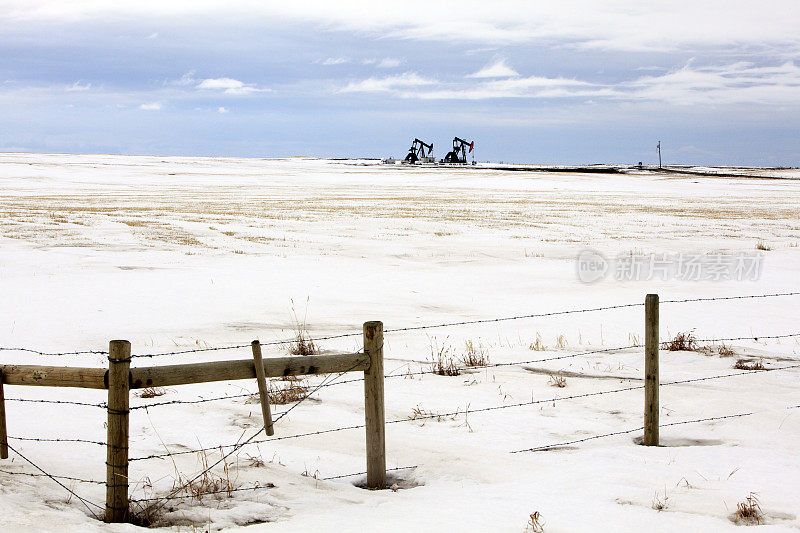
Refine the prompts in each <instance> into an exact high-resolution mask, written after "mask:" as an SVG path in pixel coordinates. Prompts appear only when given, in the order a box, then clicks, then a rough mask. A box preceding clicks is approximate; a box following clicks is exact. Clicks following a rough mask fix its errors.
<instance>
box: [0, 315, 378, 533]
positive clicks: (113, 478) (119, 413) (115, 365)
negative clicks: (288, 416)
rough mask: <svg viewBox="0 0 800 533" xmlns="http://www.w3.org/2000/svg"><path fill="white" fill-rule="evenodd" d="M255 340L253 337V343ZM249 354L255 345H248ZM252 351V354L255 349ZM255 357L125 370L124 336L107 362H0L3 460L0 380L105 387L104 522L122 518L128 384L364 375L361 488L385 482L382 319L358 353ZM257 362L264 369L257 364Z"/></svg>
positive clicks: (370, 327) (0, 433) (0, 407)
mask: <svg viewBox="0 0 800 533" xmlns="http://www.w3.org/2000/svg"><path fill="white" fill-rule="evenodd" d="M256 344H257V341H254V343H253V345H254V346H255V345H256ZM254 352H255V348H254ZM254 355H255V354H254ZM259 356H260V349H259V350H258V353H257V355H255V357H254V358H250V359H239V360H233V361H214V362H208V363H187V364H181V365H165V366H150V367H136V368H130V364H131V345H130V343H129V342H128V341H125V340H114V341H111V343H110V344H109V357H108V360H109V367H108V370H106V369H103V368H79V367H55V366H41V365H2V366H0V455H2V458H4V459H5V458H6V457H7V455H8V454H7V451H6V450H5V445H6V443H7V435H6V433H5V405H4V402H3V401H2V399H3V396H2V395H3V385H4V384H5V385H27V386H43V387H79V388H88V389H107V390H108V402H107V404H108V413H107V414H108V440H107V441H106V450H107V451H106V512H105V515H104V517H103V519H104V520H105V521H106V522H124V521H126V520H127V519H128V514H129V507H128V428H129V412H130V407H129V401H130V391H131V389H141V388H147V387H164V386H175V385H187V384H191V383H209V382H213V381H231V380H239V379H256V378H257V377H260V378H262V379H264V378H277V377H285V376H300V375H315V374H334V373H337V374H338V373H345V372H356V371H361V372H364V411H365V425H366V463H367V486H368V487H369V488H372V489H380V488H385V485H386V439H385V433H384V431H385V429H384V416H385V415H384V400H383V323H382V322H366V323H365V324H364V353H350V354H336V355H308V356H293V357H274V358H267V359H261V358H260V357H259ZM257 361H259V362H260V364H261V369H262V370H263V372H259V371H257V369H256V364H258V363H257ZM259 393H260V394H261V400H262V408H263V413H264V417H265V420H264V425H265V428H267V431H268V434H272V420H271V416H269V415H268V413H269V409H268V406H267V407H266V408H264V402H266V401H267V399H266V398H265V397H264V395H265V393H266V391H265V390H264V388H263V387H261V386H260V387H259Z"/></svg>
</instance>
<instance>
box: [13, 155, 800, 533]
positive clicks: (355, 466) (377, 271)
mask: <svg viewBox="0 0 800 533" xmlns="http://www.w3.org/2000/svg"><path fill="white" fill-rule="evenodd" d="M705 170H709V169H705ZM710 170H713V169H710ZM781 172H782V175H785V176H786V177H789V178H797V177H800V172H798V171H796V170H794V171H791V170H782V171H781ZM0 209H2V217H0V243H2V256H0V289H2V291H1V292H0V294H2V300H3V305H2V306H0V346H2V347H31V348H35V349H38V350H41V351H47V352H68V351H73V350H106V349H107V346H108V341H109V340H111V339H128V340H130V341H131V343H132V346H133V353H134V354H149V353H156V352H168V351H175V350H186V349H192V348H204V347H213V346H226V345H238V344H247V343H249V342H250V341H251V340H252V339H256V338H258V339H260V340H261V341H262V342H263V343H267V342H271V341H277V340H286V339H291V338H292V337H293V335H294V334H295V315H296V317H297V320H299V321H300V322H304V323H305V324H306V325H307V329H308V331H309V334H310V335H312V336H314V337H319V336H327V335H336V334H340V333H351V332H354V333H358V332H359V331H360V330H361V325H362V323H363V322H365V321H369V320H381V321H383V322H384V327H385V328H386V329H394V328H402V327H407V326H421V325H432V324H438V323H445V322H458V321H470V320H479V319H493V318H497V317H509V316H515V315H527V314H534V313H546V312H552V311H563V310H569V309H581V308H593V307H600V306H607V305H616V304H628V303H641V302H643V300H644V296H645V294H647V293H658V294H659V295H660V297H661V299H662V300H667V299H684V298H697V297H722V296H736V295H751V294H753V295H754V294H764V293H775V292H787V291H796V290H800V283H798V274H800V262H799V261H798V259H800V248H798V243H800V222H798V220H800V183H798V182H797V181H796V180H794V179H785V180H776V179H756V178H744V177H743V178H725V177H698V176H693V175H680V174H674V175H670V174H647V173H644V174H637V175H604V174H576V173H537V172H508V171H502V170H486V169H480V168H471V169H457V168H435V167H427V168H405V167H399V166H397V167H386V166H381V165H377V164H374V162H370V161H334V160H325V159H310V158H286V159H229V158H187V157H127V156H104V155H81V156H78V155H55V154H53V155H51V154H0ZM758 242H762V243H764V244H766V245H767V247H769V248H771V250H769V251H764V252H763V254H764V257H763V272H762V274H761V276H760V278H759V279H758V280H756V281H717V282H715V281H681V280H675V279H670V280H661V279H659V278H657V279H650V280H640V281H617V280H615V279H612V278H608V279H605V280H603V281H600V282H598V283H594V284H585V283H581V282H580V281H578V278H577V276H576V271H575V258H576V256H577V255H578V253H579V252H580V251H582V250H584V249H585V248H592V249H595V250H598V251H600V252H602V253H603V254H605V255H606V256H607V257H613V256H615V255H616V254H618V253H621V252H628V251H631V252H636V253H650V252H658V253H661V252H666V253H675V252H699V253H715V252H721V251H722V252H731V253H734V252H755V246H756V243H758ZM293 308H294V312H293ZM798 309H800V296H785V297H775V298H768V299H743V300H722V301H713V302H696V303H682V304H677V303H676V304H666V303H664V304H662V305H661V318H660V320H661V337H662V339H663V340H666V339H668V338H671V337H672V336H674V335H675V334H676V333H678V332H682V331H693V333H694V334H695V335H696V336H697V337H698V338H701V339H702V338H729V337H759V336H768V335H781V334H787V333H798V332H800V321H798V313H797V310H798ZM643 316H644V311H643V307H641V306H639V307H629V308H622V309H616V310H607V311H597V312H586V313H580V314H567V315H556V316H549V317H540V318H535V319H521V320H511V321H503V322H495V323H485V324H473V325H466V326H457V327H456V326H453V327H442V328H435V329H427V330H414V331H408V332H398V333H387V335H386V339H385V345H384V350H385V357H386V361H385V367H386V368H385V369H386V372H387V373H391V374H398V373H403V372H408V371H412V372H415V371H419V370H428V369H430V365H429V364H426V362H427V361H429V360H430V359H431V357H432V352H433V351H437V350H439V349H444V350H445V351H447V352H448V353H450V354H452V355H454V356H455V357H456V358H458V357H460V356H461V355H462V354H464V353H465V351H466V343H467V342H471V343H472V344H473V345H474V346H475V347H478V346H480V347H482V349H483V350H484V351H485V353H486V354H487V355H488V357H489V358H490V361H491V363H503V362H516V361H531V360H537V359H544V358H552V357H558V356H565V355H572V354H577V353H582V352H586V351H592V350H599V349H607V348H613V347H618V346H627V345H630V344H640V343H642V342H643ZM537 338H538V339H539V340H540V344H542V345H544V349H543V350H532V349H531V348H530V347H531V345H532V344H534V343H535V342H536V340H537ZM797 339H798V338H784V339H772V340H763V339H759V340H757V341H755V340H745V341H731V342H728V343H726V345H727V346H729V347H731V348H732V349H733V350H734V352H735V355H734V356H729V357H722V356H720V355H718V354H717V353H716V352H714V353H708V352H668V351H662V352H661V381H662V382H668V381H674V380H683V379H691V378H698V377H704V376H714V375H719V374H728V373H737V372H740V371H737V370H734V369H733V364H734V362H735V361H736V360H737V359H740V358H755V359H761V360H762V361H763V363H764V365H765V366H766V367H767V368H776V367H782V366H791V365H795V364H800V361H798V359H800V355H798V351H799V350H800V344H799V343H798V340H797ZM318 344H319V346H320V348H321V349H322V351H323V353H336V352H353V351H356V350H359V349H360V348H361V344H360V337H359V336H358V335H356V336H353V337H347V338H342V339H335V340H328V341H320V342H319V343H318ZM705 344H709V343H705ZM711 344H713V343H711ZM716 345H717V346H718V343H717V344H716ZM264 355H265V357H268V356H285V355H287V350H286V347H285V346H281V345H275V346H265V347H264ZM249 357H250V351H249V348H242V349H236V350H225V351H208V352H198V353H189V354H183V355H174V356H168V357H161V358H153V359H134V362H133V365H134V366H137V365H154V364H178V363H188V362H196V361H213V360H222V359H243V358H249ZM0 360H2V363H3V364H16V363H18V364H23V363H24V364H45V365H48V364H50V365H70V366H96V367H104V366H105V365H106V364H107V363H106V361H105V357H104V356H102V355H77V356H74V355H73V356H67V355H64V356H42V355H37V354H33V353H27V352H22V351H1V352H0ZM643 366H644V363H643V350H642V349H641V348H632V349H625V350H620V351H612V352H609V353H596V354H590V355H582V356H577V357H572V358H563V359H556V360H552V361H548V362H539V363H528V364H523V365H509V366H499V367H489V368H485V369H474V370H468V371H466V372H465V373H462V374H461V375H459V376H453V377H446V376H438V375H431V374H427V375H416V376H412V377H410V378H409V377H407V378H394V379H392V378H389V379H387V380H386V383H385V386H386V419H387V420H389V421H391V420H399V419H407V418H409V417H411V416H412V414H413V410H414V409H415V408H417V409H419V410H422V411H425V412H429V413H451V412H455V411H459V412H460V414H458V415H457V416H445V417H442V419H441V420H439V419H427V420H418V421H411V422H401V423H394V424H389V425H388V426H387V462H388V465H387V466H388V467H389V468H398V467H406V466H415V468H413V469H406V470H397V471H393V472H391V474H392V476H393V477H392V481H391V483H392V484H394V485H396V486H395V487H394V488H395V489H396V490H382V491H368V490H364V489H361V488H358V487H357V486H356V485H357V484H358V483H359V482H363V480H364V476H363V475H361V476H353V477H345V478H339V479H334V480H329V481H325V480H322V479H315V478H325V477H331V476H338V475H342V474H349V473H359V472H363V471H364V469H365V456H364V430H363V428H359V429H353V430H344V431H338V432H332V433H325V434H320V435H315V436H307V437H300V438H290V439H284V440H275V441H272V442H262V443H260V444H257V445H248V446H245V447H243V448H242V449H241V450H239V451H238V452H237V453H235V454H233V455H231V456H230V457H229V458H228V460H227V463H228V474H227V475H228V477H229V478H230V480H231V482H232V483H233V485H234V486H236V487H249V486H253V485H254V484H255V483H259V484H261V485H265V484H267V483H273V484H274V485H275V487H274V488H262V489H260V490H255V491H251V492H250V491H240V492H235V493H233V494H232V496H231V497H228V496H227V495H218V496H206V497H204V498H202V499H201V500H197V499H195V498H191V497H187V498H185V499H184V500H177V501H172V502H171V503H170V504H169V505H168V506H167V507H166V509H167V512H166V513H164V514H163V515H162V517H161V520H162V524H163V525H162V526H160V527H163V528H164V529H169V530H182V531H189V530H197V531H206V530H210V531H218V530H219V531H239V529H240V528H245V529H246V530H247V531H254V532H261V531H293V532H296V531H329V530H336V531H367V530H377V531H409V530H424V531H524V530H526V527H527V528H528V531H530V530H531V529H530V527H529V526H527V523H528V520H529V517H530V515H531V513H534V512H539V513H540V515H541V521H542V522H543V524H544V530H545V531H547V532H553V531H598V530H606V531H642V530H647V531H669V532H673V531H680V530H691V531H699V530H702V531H733V530H736V528H737V527H739V526H737V525H735V524H734V523H733V522H732V520H731V516H732V514H733V513H734V511H735V510H736V506H737V503H739V502H742V501H743V500H744V499H745V497H747V496H748V495H749V494H750V493H755V494H756V495H757V498H758V500H759V502H760V506H761V508H762V510H763V513H764V519H763V521H764V525H762V526H759V527H760V528H761V529H764V530H769V531H795V530H797V529H798V527H800V519H798V516H797V514H798V511H799V510H800V461H799V460H798V459H799V458H800V455H799V452H798V451H797V450H798V448H797V443H798V442H800V440H799V439H800V409H788V408H789V407H792V406H798V405H800V384H799V383H798V376H799V375H800V369H798V368H794V369H787V370H777V371H774V372H761V373H748V372H746V371H741V372H742V373H743V374H746V375H742V376H736V377H729V378H726V379H716V380H709V381H700V382H694V383H687V384H681V385H674V386H662V388H661V391H660V395H661V423H662V424H669V423H673V422H681V421H688V420H694V419H699V418H707V417H716V416H725V415H731V414H737V413H748V412H752V413H754V414H752V415H749V416H745V417H739V418H727V419H721V420H715V421H706V422H700V423H694V424H686V425H675V426H668V427H663V428H662V429H661V437H662V444H663V446H660V447H644V446H640V445H638V444H637V443H636V442H635V440H636V438H637V437H640V436H641V431H633V432H630V433H626V434H620V435H614V436H609V437H605V438H599V439H594V440H588V441H585V442H579V443H574V444H571V445H568V446H563V447H560V448H555V449H550V450H548V451H538V452H525V453H514V454H512V453H509V452H511V451H515V450H520V449H529V448H535V447H538V446H547V445H552V444H557V443H561V442H568V441H575V440H579V439H583V438H587V437H592V436H595V435H601V434H605V433H612V432H619V431H626V430H633V429H636V428H638V427H640V426H641V425H642V416H643V414H642V413H643V403H644V399H643V391H642V390H641V389H637V390H632V391H624V392H617V393H609V394H604V395H598V396H589V397H585V398H576V399H570V400H557V398H563V397H566V396H572V395H579V394H584V393H593V392H600V391H605V390H614V389H619V388H625V387H631V386H637V385H641V384H642V382H643V371H644V368H643ZM557 372H563V373H564V375H565V376H566V385H567V386H566V387H564V388H558V387H554V386H553V385H552V379H551V378H550V375H549V374H550V373H557ZM358 377H359V375H358V374H355V373H353V374H347V375H344V376H341V377H339V378H338V381H345V380H349V379H355V378H358ZM321 379H322V378H321V377H314V378H310V379H309V381H308V383H309V384H311V385H314V384H317V383H319V382H320V381H321ZM279 384H280V382H279ZM256 391H257V388H256V384H255V382H250V381H246V380H245V381H234V382H219V383H209V384H202V385H191V386H178V387H169V388H167V390H166V394H165V395H163V396H160V397H156V398H152V399H144V398H139V397H137V396H132V398H131V401H132V405H134V406H142V405H149V404H154V403H159V402H163V401H171V400H197V399H202V398H212V397H217V396H225V395H240V394H244V393H253V392H256ZM5 397H6V410H7V418H8V432H9V435H11V436H12V437H14V436H16V437H26V438H40V439H48V438H50V439H56V438H60V439H70V438H71V439H89V440H95V441H104V440H105V431H106V430H105V428H104V421H105V411H104V410H103V409H99V408H93V407H81V406H71V405H57V404H48V403H31V402H16V401H13V399H15V398H21V399H47V400H64V401H78V402H89V403H100V402H103V401H104V400H105V399H106V398H105V392H104V391H99V390H83V389H67V388H59V389H57V388H47V387H19V386H10V385H7V386H6V387H5ZM551 398H552V399H556V400H553V401H548V402H546V403H540V404H534V405H526V406H518V407H508V408H504V409H496V410H491V411H483V412H475V413H469V414H467V415H465V414H464V411H467V410H469V409H481V408H486V407H493V406H504V405H512V404H516V403H523V402H529V401H531V400H532V399H533V400H549V399H551ZM244 400H245V398H242V397H238V398H234V399H226V400H220V401H212V402H207V403H195V404H182V405H170V406H160V407H156V406H154V407H151V408H149V409H147V410H145V409H139V410H135V411H132V412H131V450H130V456H131V457H140V456H147V455H151V454H162V453H165V452H167V451H172V452H178V451H184V450H192V449H197V448H204V447H214V446H217V445H227V444H233V443H236V442H238V441H241V440H244V439H246V438H248V437H249V436H251V435H252V434H253V433H255V432H256V431H258V428H259V427H260V425H261V424H262V420H261V412H260V408H259V406H258V403H245V401H244ZM289 407H290V406H288V405H287V406H273V409H274V411H275V412H276V414H277V415H280V413H282V412H284V411H285V410H286V409H287V408H289ZM363 422H364V415H363V383H361V382H358V381H355V382H349V383H345V384H342V385H340V386H332V387H325V388H322V389H320V390H319V391H317V392H316V393H315V394H314V395H313V396H312V397H311V398H310V399H308V400H307V401H304V402H302V403H301V404H300V405H299V406H298V407H297V408H296V409H294V410H293V411H291V413H290V414H289V415H287V416H286V417H284V418H281V419H280V420H279V421H278V423H277V424H276V427H275V433H276V435H275V436H276V437H281V436H289V435H294V434H298V433H306V432H313V431H319V430H327V429H334V428H338V427H343V426H350V425H359V424H363ZM258 439H259V440H263V439H264V435H263V434H262V435H260V436H259V437H258ZM10 444H11V445H12V446H13V447H14V448H15V449H16V450H18V451H19V452H21V453H22V454H23V455H25V457H27V458H28V459H30V460H32V461H33V462H34V463H36V464H37V465H39V466H41V467H42V468H43V469H44V470H46V471H48V472H50V473H53V474H56V475H61V476H71V477H76V478H81V479H89V480H100V481H102V480H104V478H105V464H104V463H105V448H104V447H101V446H98V445H94V444H85V443H61V442H36V441H25V440H14V439H11V440H10ZM219 458H220V453H219V452H218V451H213V450H212V451H209V452H208V453H207V457H206V460H207V461H208V462H210V463H213V462H215V461H216V460H217V459H219ZM253 458H258V459H259V461H255V460H254V459H253ZM202 460H203V458H202V457H201V456H200V455H198V454H196V453H188V454H184V455H179V456H174V457H172V458H161V459H154V460H142V461H133V462H132V463H131V469H130V476H131V480H130V481H131V485H132V490H131V498H134V499H138V498H153V497H158V496H163V495H166V494H168V493H169V491H170V489H172V488H173V486H175V484H176V483H179V478H180V479H184V480H185V479H188V478H191V477H192V476H194V475H195V474H197V473H198V472H200V471H201V470H202ZM262 462H263V464H262ZM9 472H11V473H9ZM19 473H30V474H34V473H38V471H37V470H36V469H35V468H34V467H33V466H31V465H30V464H28V463H26V462H25V461H24V460H23V459H21V458H20V457H19V456H18V455H17V454H15V453H13V452H12V453H11V458H10V459H8V460H3V461H0V529H2V530H3V531H52V530H56V529H60V530H65V531H134V530H136V529H137V527H136V526H133V525H129V524H104V523H102V522H100V521H98V520H97V519H96V518H95V517H94V516H92V514H91V513H90V512H89V511H88V510H87V509H86V507H84V506H83V505H82V504H81V503H80V502H79V501H78V500H77V499H76V498H75V497H70V495H69V494H68V493H67V492H66V491H65V490H64V489H63V488H61V487H59V486H58V485H56V484H55V483H54V482H53V481H51V480H50V479H48V478H45V477H32V476H24V475H15V474H19ZM214 473H215V476H219V475H223V476H224V475H225V474H224V473H223V471H222V468H221V465H220V467H218V468H216V469H214ZM304 474H305V475H304ZM65 483H66V484H67V486H68V487H70V488H71V489H72V490H74V491H76V492H77V493H78V494H79V495H80V496H82V497H83V498H86V499H87V500H89V501H92V502H95V503H98V504H101V505H102V504H103V502H104V500H105V487H104V486H103V485H100V484H87V483H79V482H72V481H65ZM658 501H661V502H665V508H664V509H663V510H660V511H659V510H656V509H654V507H656V505H655V504H656V503H658Z"/></svg>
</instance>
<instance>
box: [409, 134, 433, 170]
mask: <svg viewBox="0 0 800 533" xmlns="http://www.w3.org/2000/svg"><path fill="white" fill-rule="evenodd" d="M426 149H427V151H428V153H427V154H426V153H425V150H426ZM431 152H433V143H431V144H426V143H425V142H423V141H420V140H419V139H414V142H413V143H411V148H409V149H408V155H407V156H406V158H405V159H404V160H403V162H404V163H410V164H414V163H433V162H435V159H434V158H433V157H432V156H431Z"/></svg>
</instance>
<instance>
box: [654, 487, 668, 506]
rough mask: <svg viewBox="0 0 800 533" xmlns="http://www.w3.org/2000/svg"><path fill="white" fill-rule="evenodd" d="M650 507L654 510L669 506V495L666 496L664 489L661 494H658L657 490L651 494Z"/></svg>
mask: <svg viewBox="0 0 800 533" xmlns="http://www.w3.org/2000/svg"><path fill="white" fill-rule="evenodd" d="M651 507H652V508H653V509H655V510H656V511H666V510H667V508H669V496H667V491H666V489H665V490H664V495H663V496H659V495H658V493H657V492H656V493H655V494H654V495H653V503H652V505H651Z"/></svg>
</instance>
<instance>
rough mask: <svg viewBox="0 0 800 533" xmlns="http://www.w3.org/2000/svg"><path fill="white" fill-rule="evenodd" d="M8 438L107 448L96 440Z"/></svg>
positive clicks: (10, 437)
mask: <svg viewBox="0 0 800 533" xmlns="http://www.w3.org/2000/svg"><path fill="white" fill-rule="evenodd" d="M6 438H8V439H13V440H20V441H25V442H70V443H82V444H97V445H99V446H106V443H105V442H100V441H96V440H86V439H38V438H34V437H12V436H11V435H9V436H8V437H6Z"/></svg>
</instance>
